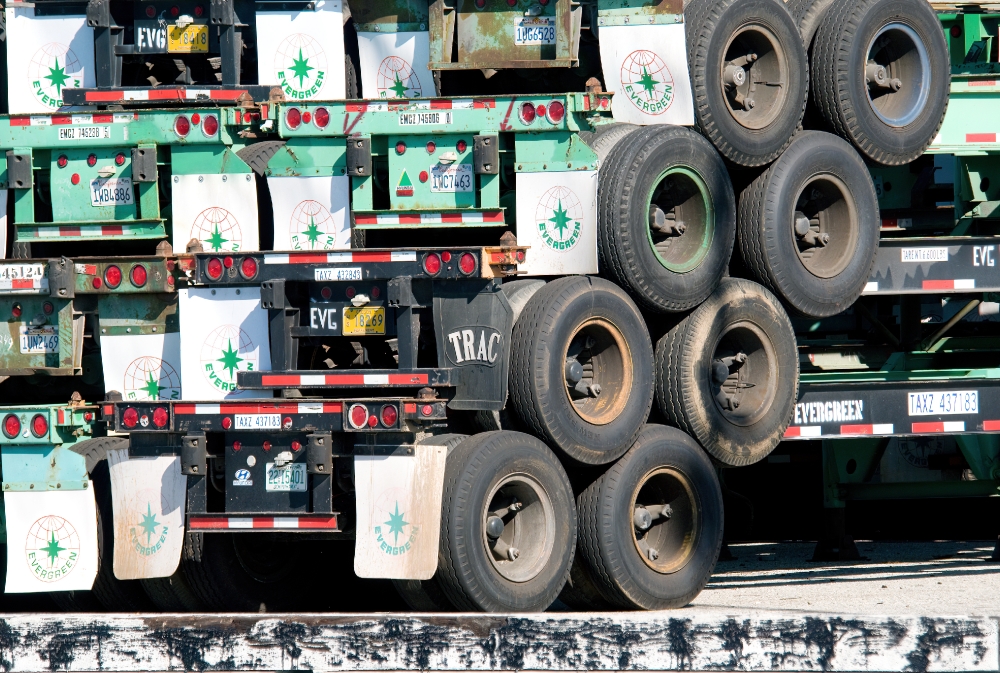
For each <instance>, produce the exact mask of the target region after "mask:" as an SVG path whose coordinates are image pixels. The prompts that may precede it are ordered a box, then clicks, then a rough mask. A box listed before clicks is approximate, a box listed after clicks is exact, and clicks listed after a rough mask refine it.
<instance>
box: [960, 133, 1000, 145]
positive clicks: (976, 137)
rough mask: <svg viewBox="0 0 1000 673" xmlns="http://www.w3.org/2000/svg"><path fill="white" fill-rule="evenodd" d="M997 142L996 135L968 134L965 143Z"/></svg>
mask: <svg viewBox="0 0 1000 673" xmlns="http://www.w3.org/2000/svg"><path fill="white" fill-rule="evenodd" d="M996 141H997V134H996V133H966V134H965V142H967V143H995V142H996Z"/></svg>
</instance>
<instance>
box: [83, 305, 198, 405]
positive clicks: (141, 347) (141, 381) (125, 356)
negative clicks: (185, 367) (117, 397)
mask: <svg viewBox="0 0 1000 673" xmlns="http://www.w3.org/2000/svg"><path fill="white" fill-rule="evenodd" d="M102 324H104V323H103V321H102ZM101 365H102V367H103V368H104V389H105V391H110V390H117V391H118V392H120V393H121V394H122V399H124V400H126V401H128V400H179V399H180V398H181V335H180V334H179V333H177V332H168V333H167V334H134V335H133V334H128V335H118V334H116V335H110V336H108V335H105V336H102V337H101Z"/></svg>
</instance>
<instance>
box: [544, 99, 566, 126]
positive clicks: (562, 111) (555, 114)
mask: <svg viewBox="0 0 1000 673" xmlns="http://www.w3.org/2000/svg"><path fill="white" fill-rule="evenodd" d="M565 116H566V106H565V105H563V104H562V103H560V102H559V101H557V100H554V101H552V102H551V103H549V114H548V116H547V117H546V119H548V120H549V121H550V122H552V123H553V124H558V123H559V122H561V121H562V120H563V117H565Z"/></svg>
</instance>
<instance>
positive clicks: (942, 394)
mask: <svg viewBox="0 0 1000 673" xmlns="http://www.w3.org/2000/svg"><path fill="white" fill-rule="evenodd" d="M907 397H908V402H909V404H908V406H909V410H910V416H952V415H958V414H978V413H979V391H978V390H936V391H933V392H927V393H907Z"/></svg>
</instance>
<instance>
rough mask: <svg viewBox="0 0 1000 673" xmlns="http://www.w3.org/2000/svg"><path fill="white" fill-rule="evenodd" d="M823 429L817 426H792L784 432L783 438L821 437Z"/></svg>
mask: <svg viewBox="0 0 1000 673" xmlns="http://www.w3.org/2000/svg"><path fill="white" fill-rule="evenodd" d="M822 436H823V428H822V426H819V425H793V426H791V427H789V428H788V429H787V430H785V437H786V438H788V437H822Z"/></svg>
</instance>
